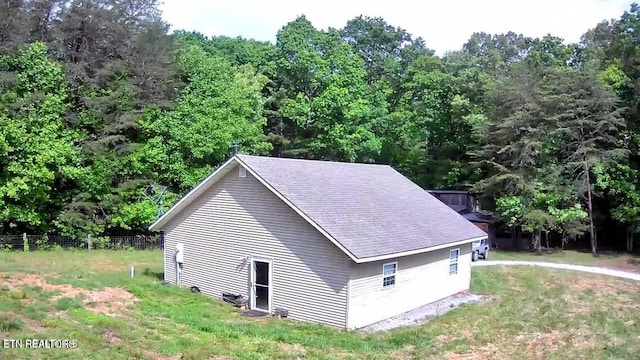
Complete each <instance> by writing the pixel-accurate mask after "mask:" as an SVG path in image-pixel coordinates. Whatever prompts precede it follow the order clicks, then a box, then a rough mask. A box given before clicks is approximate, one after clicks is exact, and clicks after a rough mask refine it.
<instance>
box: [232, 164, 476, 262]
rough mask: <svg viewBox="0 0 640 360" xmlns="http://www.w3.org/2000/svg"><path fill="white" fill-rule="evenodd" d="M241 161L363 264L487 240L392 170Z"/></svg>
mask: <svg viewBox="0 0 640 360" xmlns="http://www.w3.org/2000/svg"><path fill="white" fill-rule="evenodd" d="M238 158H239V159H240V160H241V161H242V162H243V163H244V164H246V165H247V166H248V167H249V168H250V169H251V170H253V171H254V172H255V173H256V174H257V175H258V176H260V177H261V178H262V179H263V180H264V181H266V182H267V183H268V184H269V185H271V186H272V187H273V188H275V189H276V191H278V192H279V193H280V194H281V195H282V196H283V197H285V198H286V199H287V200H289V201H290V202H291V203H293V204H294V205H295V206H296V207H297V208H298V209H299V210H301V211H302V212H303V213H304V214H305V215H307V216H308V217H309V218H311V219H312V220H313V221H314V222H315V223H316V224H317V225H319V226H320V227H321V228H322V229H323V230H325V231H326V232H327V233H329V234H330V235H331V236H332V237H333V238H334V239H335V240H336V241H338V242H339V243H340V244H341V245H342V246H343V247H344V248H346V249H347V250H348V251H349V252H351V253H352V254H353V255H354V256H355V257H356V258H358V259H363V258H370V257H377V256H383V255H390V254H396V253H402V252H407V251H414V250H420V249H425V248H429V247H433V246H438V245H444V244H447V243H452V242H456V241H462V240H467V239H472V238H477V237H482V236H486V233H485V232H484V231H482V230H480V229H479V228H477V227H476V226H475V225H473V224H472V223H470V222H469V221H468V220H466V219H465V218H464V217H462V216H461V215H459V214H458V213H456V212H455V211H454V210H452V209H451V208H449V206H447V205H445V204H444V203H442V202H441V201H440V200H438V199H437V198H435V197H434V196H432V195H430V194H429V193H428V192H426V191H424V190H423V189H422V188H420V187H419V186H418V185H416V184H414V183H413V182H411V181H410V180H409V179H407V178H406V177H404V176H403V175H401V174H400V173H398V172H397V171H395V170H394V169H393V168H391V167H390V166H387V165H371V164H353V163H341V162H329V161H317V160H315V161H314V160H297V159H285V158H270V157H259V156H248V155H238Z"/></svg>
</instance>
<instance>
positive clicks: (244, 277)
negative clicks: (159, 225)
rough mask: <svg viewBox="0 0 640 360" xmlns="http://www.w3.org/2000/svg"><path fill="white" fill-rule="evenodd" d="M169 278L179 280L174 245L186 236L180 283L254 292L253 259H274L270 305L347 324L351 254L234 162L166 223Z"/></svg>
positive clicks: (218, 291)
mask: <svg viewBox="0 0 640 360" xmlns="http://www.w3.org/2000/svg"><path fill="white" fill-rule="evenodd" d="M164 231H165V253H164V257H165V269H164V271H165V280H166V281H168V282H170V283H175V281H176V276H175V263H174V252H175V245H176V243H178V242H181V243H183V244H184V265H183V272H182V281H181V284H182V285H184V286H189V287H190V286H197V287H198V288H199V289H200V291H201V292H202V293H204V294H207V295H210V296H213V297H215V298H220V297H221V296H222V293H223V292H231V293H235V294H242V295H245V296H247V297H249V295H250V272H249V270H250V266H251V262H250V260H247V257H251V256H254V257H256V258H266V259H271V260H272V261H273V268H272V274H273V283H272V286H273V288H272V308H276V307H282V308H285V309H287V310H289V317H290V318H292V319H294V320H302V321H313V322H319V323H324V324H328V325H333V326H337V327H345V326H346V320H345V318H346V306H347V284H348V279H349V264H350V262H351V259H349V258H348V257H347V255H345V254H344V253H343V252H342V251H340V250H339V249H338V248H337V247H336V246H335V245H334V244H332V243H331V242H330V241H329V240H327V239H326V238H325V237H324V236H322V235H321V234H320V233H319V232H318V231H317V230H316V229H314V228H313V227H312V226H311V225H309V224H308V223H307V222H305V221H304V219H302V218H301V217H300V216H299V215H298V214H296V213H295V212H294V211H293V210H292V209H291V208H289V207H288V206H287V205H286V204H285V203H284V202H282V200H280V199H279V198H278V197H277V196H275V195H274V194H273V193H272V192H270V191H269V190H268V189H267V188H266V187H264V186H263V185H262V184H261V183H260V182H259V181H258V180H257V179H255V178H254V177H252V175H251V174H250V173H248V172H247V173H246V177H245V178H241V177H239V176H238V166H237V165H236V166H235V167H234V168H233V169H231V170H230V171H229V173H227V174H226V175H225V176H224V177H223V178H222V179H220V180H219V181H218V182H217V183H216V184H214V185H213V186H212V187H211V188H210V189H209V190H207V191H206V192H205V193H204V194H202V196H200V197H199V198H198V199H196V200H195V201H194V202H193V203H191V204H190V205H189V206H188V207H186V208H185V209H184V210H183V211H182V212H181V213H180V214H178V215H177V216H176V217H175V218H174V219H172V220H171V221H170V222H169V223H168V224H167V225H165V227H164Z"/></svg>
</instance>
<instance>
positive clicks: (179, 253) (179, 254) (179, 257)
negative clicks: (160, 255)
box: [176, 243, 184, 267]
mask: <svg viewBox="0 0 640 360" xmlns="http://www.w3.org/2000/svg"><path fill="white" fill-rule="evenodd" d="M176 263H177V264H178V265H179V266H180V267H182V263H184V245H183V244H182V243H177V244H176Z"/></svg>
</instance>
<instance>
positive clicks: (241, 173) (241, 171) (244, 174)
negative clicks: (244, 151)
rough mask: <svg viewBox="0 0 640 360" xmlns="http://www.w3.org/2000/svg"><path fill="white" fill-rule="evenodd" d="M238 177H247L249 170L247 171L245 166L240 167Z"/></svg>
mask: <svg viewBox="0 0 640 360" xmlns="http://www.w3.org/2000/svg"><path fill="white" fill-rule="evenodd" d="M238 177H241V178H244V177H247V169H245V168H244V167H243V166H239V167H238Z"/></svg>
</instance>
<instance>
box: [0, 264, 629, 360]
mask: <svg viewBox="0 0 640 360" xmlns="http://www.w3.org/2000/svg"><path fill="white" fill-rule="evenodd" d="M130 265H135V266H136V269H137V276H136V277H135V278H134V279H130V278H129V277H128V268H129V266H130ZM161 267H162V256H161V253H160V252H157V251H149V252H142V251H130V252H129V251H121V252H109V251H92V252H90V253H87V252H70V251H69V252H67V251H55V252H35V253H0V339H19V338H21V339H26V338H37V339H73V340H76V341H77V342H78V348H76V349H74V350H62V349H38V350H33V349H2V348H0V359H180V358H183V359H198V360H199V359H301V358H306V359H463V358H464V359H501V360H502V359H563V360H565V359H633V358H637V357H638V354H640V330H639V329H638V324H640V284H638V283H633V282H630V281H623V280H618V279H613V278H607V277H600V276H594V275H591V274H580V273H573V272H561V271H554V270H550V269H543V268H528V267H527V268H501V267H495V268H494V267H491V268H476V269H474V272H473V280H472V291H473V292H475V293H480V294H486V295H488V300H487V301H486V302H485V303H483V304H478V305H469V306H465V307H463V308H460V309H457V310H454V311H452V312H449V313H447V314H445V315H444V316H442V317H439V318H435V319H431V320H429V321H427V322H426V323H424V324H422V325H420V326H415V327H409V328H403V329H397V330H394V331H390V332H385V333H374V334H363V333H360V332H357V331H351V332H348V331H341V330H336V329H332V328H328V327H325V326H320V325H312V324H302V323H296V322H294V321H290V320H286V319H285V320H278V319H271V318H269V319H267V318H260V319H256V318H245V317H242V316H241V315H239V312H238V310H236V309H234V308H232V307H231V306H229V305H227V304H224V303H221V302H219V301H216V300H212V299H211V298H208V297H206V296H204V295H201V294H193V293H191V292H190V291H189V289H183V288H177V287H174V286H162V285H161V284H160V281H159V276H160V271H161ZM108 314H110V315H108ZM0 341H1V340H0ZM0 345H1V343H0ZM465 355H468V357H465Z"/></svg>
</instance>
